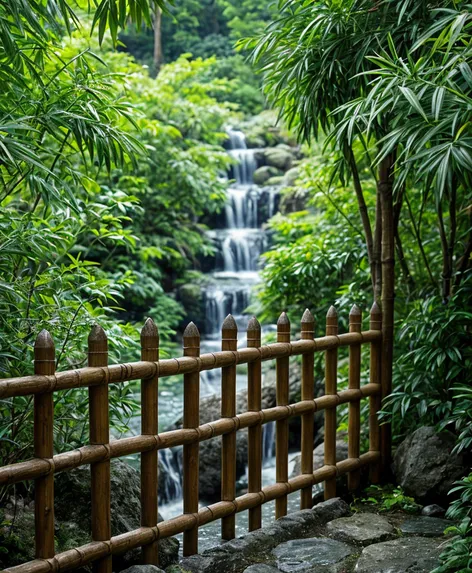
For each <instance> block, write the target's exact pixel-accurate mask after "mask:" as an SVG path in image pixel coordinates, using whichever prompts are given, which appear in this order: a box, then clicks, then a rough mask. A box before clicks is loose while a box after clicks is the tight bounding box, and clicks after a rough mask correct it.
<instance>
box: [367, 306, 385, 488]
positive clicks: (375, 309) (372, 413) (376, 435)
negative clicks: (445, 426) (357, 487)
mask: <svg viewBox="0 0 472 573" xmlns="http://www.w3.org/2000/svg"><path fill="white" fill-rule="evenodd" d="M370 329H371V330H378V331H381V330H382V311H381V310H380V308H379V305H378V304H377V303H376V302H374V304H373V306H372V308H371V311H370ZM381 344H382V343H381V341H380V340H376V341H374V342H371V345H370V383H371V384H375V385H376V386H377V387H378V389H379V390H378V392H377V393H376V394H374V395H372V396H370V398H369V450H370V451H371V452H378V451H379V450H380V425H379V420H378V414H377V413H378V411H379V410H380V408H381V400H382V396H381V385H380V374H381V372H380V368H381V353H382V346H381ZM370 481H371V482H372V483H374V484H377V483H379V481H380V466H379V464H378V463H376V464H373V465H371V467H370Z"/></svg>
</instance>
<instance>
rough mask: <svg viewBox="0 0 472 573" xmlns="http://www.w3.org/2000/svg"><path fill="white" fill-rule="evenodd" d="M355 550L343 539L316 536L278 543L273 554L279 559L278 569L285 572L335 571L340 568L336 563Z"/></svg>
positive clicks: (325, 572) (323, 572) (322, 572)
mask: <svg viewBox="0 0 472 573" xmlns="http://www.w3.org/2000/svg"><path fill="white" fill-rule="evenodd" d="M353 552H354V548H353V547H350V546H349V545H347V544H346V543H342V542H341V541H336V540H335V539H327V538H321V537H315V538H312V539H294V540H292V541H287V542H286V543H282V544H281V545H278V546H277V547H276V548H275V549H274V550H273V552H272V554H273V555H274V556H275V557H276V559H277V567H278V569H279V570H280V571H283V572H284V573H295V572H298V571H303V572H307V573H308V572H309V571H316V572H318V573H328V572H329V573H331V572H333V573H334V572H336V571H337V570H338V568H337V567H335V565H336V564H338V563H339V564H341V563H342V562H343V561H344V559H345V558H346V557H348V556H349V555H351V554H352V553H353Z"/></svg>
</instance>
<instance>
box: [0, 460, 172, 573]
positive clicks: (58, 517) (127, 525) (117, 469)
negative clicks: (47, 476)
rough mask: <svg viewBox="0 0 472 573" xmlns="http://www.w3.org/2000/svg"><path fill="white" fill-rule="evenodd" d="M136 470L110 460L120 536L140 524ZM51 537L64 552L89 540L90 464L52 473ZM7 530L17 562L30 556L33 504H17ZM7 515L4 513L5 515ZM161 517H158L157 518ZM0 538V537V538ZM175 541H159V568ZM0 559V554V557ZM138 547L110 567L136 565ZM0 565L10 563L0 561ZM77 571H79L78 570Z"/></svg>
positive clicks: (114, 521) (115, 529)
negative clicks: (16, 543)
mask: <svg viewBox="0 0 472 573" xmlns="http://www.w3.org/2000/svg"><path fill="white" fill-rule="evenodd" d="M140 481H141V480H140V476H139V472H138V471H137V470H135V469H134V468H133V467H131V466H130V465H129V464H126V463H125V462H123V461H121V460H118V459H116V460H112V462H111V529H112V535H113V536H115V535H120V534H122V533H126V532H128V531H132V530H134V529H138V528H139V527H140V519H141V501H140V491H141V483H140ZM54 495H55V504H54V508H55V529H56V531H55V537H56V545H57V551H58V552H61V551H66V550H68V549H73V548H75V547H79V546H81V545H84V544H86V543H89V542H90V541H91V537H90V529H91V498H90V466H83V467H80V468H75V469H73V470H71V471H68V472H62V473H59V474H57V475H56V476H55V480H54ZM14 513H15V516H14V520H12V521H13V525H12V531H11V533H12V534H13V535H14V536H16V537H18V538H19V539H20V540H21V551H19V552H17V553H16V554H15V553H14V552H12V553H11V554H10V556H9V557H7V558H8V559H10V558H11V556H12V555H14V557H15V560H16V562H17V563H21V562H25V561H30V560H31V559H33V558H34V511H33V504H30V506H27V505H23V506H22V507H17V508H16V511H15V512H14ZM7 517H8V516H7ZM160 519H161V518H160ZM0 539H1V537H0ZM178 552H179V542H178V540H177V539H174V538H168V539H163V540H161V541H160V542H159V559H160V564H161V566H163V567H167V566H168V565H170V564H172V563H176V562H177V560H178ZM2 559H3V556H2V554H1V553H0V560H2ZM140 561H141V550H140V549H134V550H132V551H128V552H127V553H125V554H124V555H116V556H113V570H114V571H121V570H122V569H125V568H127V567H130V566H131V565H136V564H139V563H140ZM0 565H2V566H3V567H5V566H11V565H13V563H11V562H7V563H6V564H5V563H3V561H2V563H0ZM79 571H80V570H79Z"/></svg>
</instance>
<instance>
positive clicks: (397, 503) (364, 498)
mask: <svg viewBox="0 0 472 573" xmlns="http://www.w3.org/2000/svg"><path fill="white" fill-rule="evenodd" d="M358 504H366V505H371V506H372V507H374V508H375V509H377V510H378V511H394V510H401V511H405V512H407V513H419V512H420V511H421V508H422V506H421V505H419V504H418V503H416V501H415V499H414V498H413V497H410V496H408V495H406V494H405V492H404V491H403V489H402V488H401V487H399V486H394V485H392V484H388V485H385V486H378V485H370V486H369V487H367V488H366V489H365V490H364V491H363V492H362V495H361V496H359V497H355V498H354V501H353V503H352V508H353V509H354V510H356V508H357V506H358Z"/></svg>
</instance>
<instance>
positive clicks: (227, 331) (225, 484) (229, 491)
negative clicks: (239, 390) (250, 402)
mask: <svg viewBox="0 0 472 573" xmlns="http://www.w3.org/2000/svg"><path fill="white" fill-rule="evenodd" d="M221 350H223V351H224V350H231V351H233V352H236V351H237V350H238V327H237V325H236V322H235V320H234V318H233V317H232V316H231V315H230V314H228V316H227V317H226V318H225V320H224V322H223V327H222V330H221ZM234 416H236V365H235V364H233V365H232V366H225V367H224V368H222V369H221V417H222V418H234ZM235 498H236V428H235V429H234V431H233V432H230V433H229V434H224V435H223V436H222V439H221V501H234V499H235ZM221 537H222V539H225V540H226V541H229V540H230V539H234V538H235V537H236V515H235V514H233V515H228V516H227V517H224V518H223V519H222V520H221Z"/></svg>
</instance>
